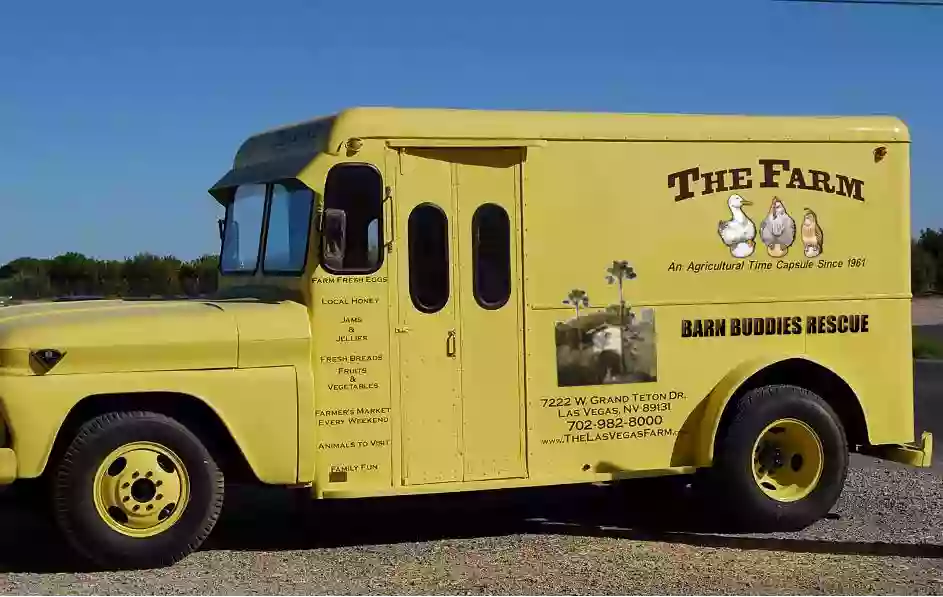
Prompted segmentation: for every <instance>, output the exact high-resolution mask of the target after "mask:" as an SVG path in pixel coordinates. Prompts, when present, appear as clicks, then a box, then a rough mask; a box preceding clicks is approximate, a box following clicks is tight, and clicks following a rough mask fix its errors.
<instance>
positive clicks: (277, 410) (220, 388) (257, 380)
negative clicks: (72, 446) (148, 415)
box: [0, 366, 298, 484]
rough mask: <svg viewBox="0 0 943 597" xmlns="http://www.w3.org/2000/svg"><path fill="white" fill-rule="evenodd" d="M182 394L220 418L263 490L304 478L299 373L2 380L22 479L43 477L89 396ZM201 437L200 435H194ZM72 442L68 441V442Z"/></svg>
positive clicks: (0, 390)
mask: <svg viewBox="0 0 943 597" xmlns="http://www.w3.org/2000/svg"><path fill="white" fill-rule="evenodd" d="M151 392H161V393H165V392H166V393H174V394H183V395H187V396H190V397H192V398H195V399H197V400H200V401H202V402H203V403H204V404H205V405H206V406H208V407H209V408H210V409H211V410H212V411H213V412H215V413H216V415H217V416H218V417H219V419H220V421H221V422H222V424H223V426H224V427H225V428H226V429H227V430H228V432H229V433H230V435H231V436H232V438H233V440H234V442H235V444H236V446H237V447H238V448H239V450H240V451H241V452H242V453H243V456H245V459H246V462H247V463H248V464H249V467H250V468H251V469H252V471H253V472H254V473H255V475H256V476H257V477H258V478H259V480H261V481H262V482H263V483H276V484H286V483H288V484H290V483H294V482H296V480H297V475H298V469H297V464H298V383H297V375H296V372H295V368H294V367H290V366H286V367H262V368H256V369H215V370H202V371H154V372H138V373H101V374H88V375H48V376H42V377H31V376H23V377H13V376H10V377H0V403H2V411H3V413H4V416H5V417H6V419H7V426H8V428H9V431H10V436H11V439H12V446H11V447H12V448H13V450H14V452H15V453H16V460H17V477H18V478H33V477H37V476H39V475H41V474H42V472H43V470H44V469H45V467H46V463H47V461H48V460H49V455H50V453H51V452H52V447H53V444H54V442H55V441H56V436H57V435H58V433H59V430H60V428H61V426H62V423H63V422H64V421H65V419H66V417H67V416H68V415H69V413H70V412H71V411H72V410H73V409H74V408H75V407H76V406H77V405H78V404H79V403H80V402H81V401H82V400H83V399H85V398H86V397H88V396H94V395H100V394H120V395H126V396H128V398H129V401H128V404H130V405H131V406H130V407H131V408H133V404H134V394H136V393H151ZM192 431H194V433H196V434H197V435H199V434H200V430H199V429H193V430H192ZM64 439H66V441H68V438H64Z"/></svg>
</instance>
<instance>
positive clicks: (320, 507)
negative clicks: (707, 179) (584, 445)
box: [0, 326, 943, 595]
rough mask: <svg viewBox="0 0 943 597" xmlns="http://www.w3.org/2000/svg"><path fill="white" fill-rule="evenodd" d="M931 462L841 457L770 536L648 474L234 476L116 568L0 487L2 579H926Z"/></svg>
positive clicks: (939, 550) (797, 584) (941, 539)
mask: <svg viewBox="0 0 943 597" xmlns="http://www.w3.org/2000/svg"><path fill="white" fill-rule="evenodd" d="M940 328H941V330H943V326H940ZM915 371H916V392H917V399H916V415H917V428H918V429H930V430H931V431H933V432H934V433H935V434H936V436H937V437H943V362H940V363H937V362H918V363H916V364H915ZM941 460H943V453H938V454H937V456H936V458H935V461H936V463H940V462H941ZM936 467H937V470H914V469H909V468H906V467H901V466H896V465H893V464H890V465H887V464H883V463H879V462H877V461H874V460H872V459H868V458H855V459H854V461H853V467H852V470H851V471H850V474H849V479H848V483H847V485H846V490H845V492H844V494H843V495H842V498H841V501H840V502H839V504H838V506H837V507H836V509H835V510H834V511H833V513H832V515H830V517H829V518H828V519H826V520H823V521H821V522H820V523H818V524H816V525H814V526H813V527H811V528H809V529H807V530H805V531H803V532H801V533H789V534H782V535H769V536H732V535H729V534H724V533H723V532H722V529H717V528H713V527H711V526H709V525H710V522H711V521H710V516H709V515H707V516H705V515H704V514H703V513H701V512H699V511H698V507H697V505H696V503H691V502H688V501H686V500H685V497H684V496H683V495H681V494H678V493H673V492H666V491H664V490H663V488H661V487H660V485H659V484H660V482H659V481H654V482H641V483H633V484H629V485H627V486H625V487H624V488H622V489H619V490H617V491H616V490H611V489H602V488H596V487H573V488H562V489H552V490H537V491H532V490H528V491H521V492H513V493H512V494H510V495H503V494H497V495H491V494H484V495H482V494H475V495H471V496H449V497H446V498H436V497H434V496H426V497H420V498H408V499H397V500H375V501H364V502H335V503H323V504H315V505H312V506H311V507H309V508H303V509H298V508H294V507H293V506H292V503H291V500H290V499H289V498H288V497H287V496H286V495H285V494H284V493H282V492H239V493H236V494H234V495H232V496H231V497H230V498H227V499H228V501H227V508H226V511H225V512H224V515H223V518H222V519H221V521H220V523H219V525H218V526H217V528H216V531H215V532H214V534H213V535H212V536H211V538H210V540H209V541H208V542H207V544H206V546H205V549H204V550H202V551H201V552H200V553H197V554H195V555H193V556H191V557H190V558H188V559H187V560H185V561H184V562H181V563H180V564H178V565H177V566H174V567H172V568H169V569H164V570H156V571H146V572H130V573H98V572H96V573H87V572H83V571H82V568H81V567H80V566H79V565H78V564H77V563H76V562H74V561H72V560H71V559H70V558H69V557H68V554H67V553H66V552H64V551H63V550H62V549H61V548H60V547H59V545H58V542H57V538H56V535H55V533H54V532H53V531H52V529H51V525H50V522H49V521H48V520H44V519H41V518H37V517H35V516H28V515H26V514H24V512H23V510H22V509H19V508H16V509H15V508H13V504H12V503H10V502H9V501H7V502H6V504H5V505H4V504H3V503H2V501H0V529H2V531H3V532H2V533H0V593H20V594H22V593H44V594H51V593H66V592H68V593H76V594H78V593H81V594H116V593H151V594H153V593H158V592H159V593H164V594H180V593H190V594H193V593H204V594H210V593H213V594H219V593H229V594H253V593H260V592H265V593H298V594H300V593H303V594H311V593H345V594H346V593H361V594H363V593H385V594H391V593H393V594H410V593H456V592H462V593H496V592H498V593H505V594H517V593H525V594H543V593H558V594H559V593H586V592H594V593H599V594H603V593H606V594H608V593H613V594H626V592H628V593H660V594H666V593H688V594H690V593H691V592H697V593H703V594H707V593H749V594H756V593H767V592H780V593H781V592H795V591H801V592H806V593H836V592H841V593H856V594H861V593H873V592H882V593H901V594H908V595H913V594H936V593H943V530H941V527H940V524H939V523H940V519H941V516H943V492H940V479H941V471H940V470H939V469H940V467H941V465H940V464H937V465H936ZM6 499H7V500H9V499H10V498H6Z"/></svg>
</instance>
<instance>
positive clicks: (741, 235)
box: [717, 194, 756, 259]
mask: <svg viewBox="0 0 943 597" xmlns="http://www.w3.org/2000/svg"><path fill="white" fill-rule="evenodd" d="M744 205H752V203H751V202H750V201H747V200H746V199H744V198H743V197H741V196H740V195H737V194H733V195H731V196H730V198H729V199H727V207H728V208H730V214H731V215H732V216H733V217H732V218H731V219H729V220H727V221H724V220H721V221H720V222H718V223H717V234H719V235H720V239H721V240H722V241H723V243H724V244H725V245H727V248H729V249H730V254H731V255H733V256H734V257H737V258H739V259H742V258H744V257H749V256H750V255H752V254H753V239H754V237H756V226H755V225H754V224H753V220H751V219H750V218H749V217H747V215H746V214H745V213H743V210H742V209H741V208H742V207H743V206H744Z"/></svg>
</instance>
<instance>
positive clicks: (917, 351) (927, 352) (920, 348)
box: [913, 332, 943, 359]
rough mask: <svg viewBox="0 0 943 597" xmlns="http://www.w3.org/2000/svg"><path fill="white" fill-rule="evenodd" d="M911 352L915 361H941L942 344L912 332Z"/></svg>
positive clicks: (942, 356)
mask: <svg viewBox="0 0 943 597" xmlns="http://www.w3.org/2000/svg"><path fill="white" fill-rule="evenodd" d="M913 352H914V358H915V359H943V342H940V341H939V340H935V339H933V338H927V337H924V336H921V335H919V334H918V333H916V332H914V340H913Z"/></svg>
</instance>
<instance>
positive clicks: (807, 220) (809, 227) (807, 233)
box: [801, 207, 823, 257]
mask: <svg viewBox="0 0 943 597" xmlns="http://www.w3.org/2000/svg"><path fill="white" fill-rule="evenodd" d="M801 234H802V245H803V248H804V251H805V256H806V257H818V256H819V255H821V254H822V241H823V235H822V227H821V226H819V218H818V216H816V215H815V212H814V211H812V210H811V209H809V208H808V207H807V208H805V216H804V217H803V218H802V230H801Z"/></svg>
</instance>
